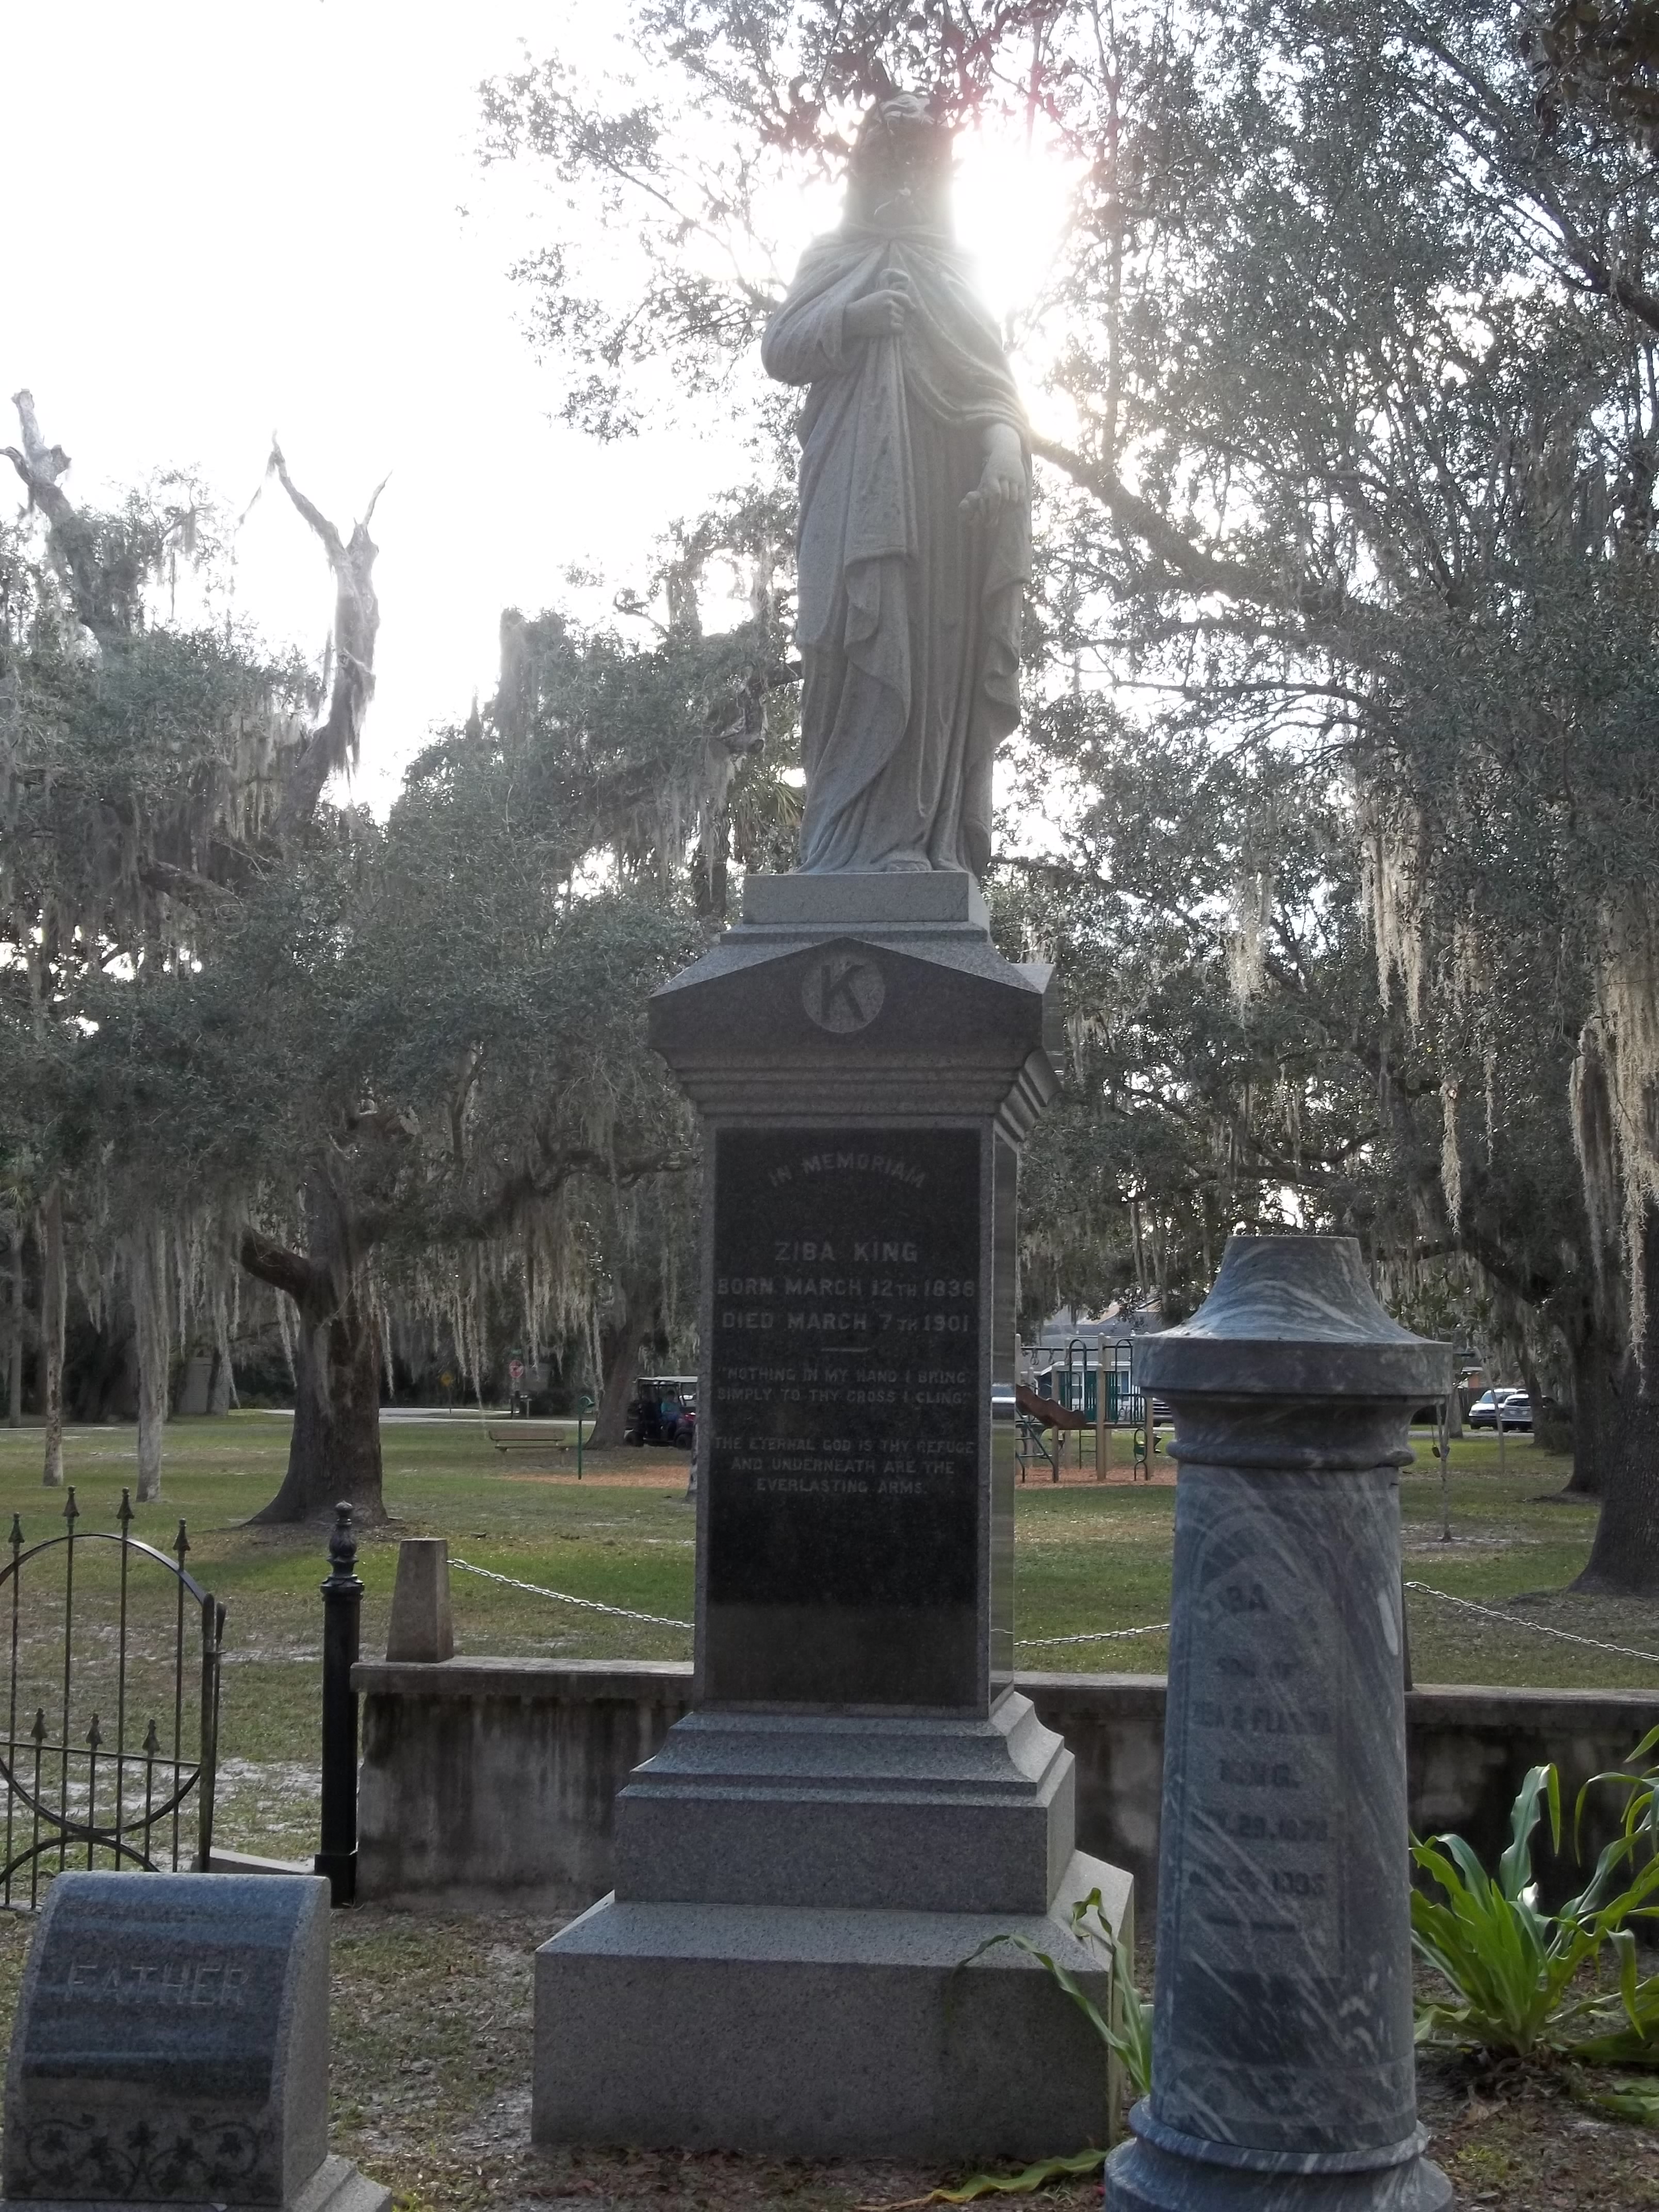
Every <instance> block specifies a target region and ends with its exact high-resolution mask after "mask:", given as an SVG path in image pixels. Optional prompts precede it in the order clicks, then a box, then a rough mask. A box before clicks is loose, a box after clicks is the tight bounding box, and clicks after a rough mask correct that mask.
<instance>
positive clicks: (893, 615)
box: [762, 227, 1031, 876]
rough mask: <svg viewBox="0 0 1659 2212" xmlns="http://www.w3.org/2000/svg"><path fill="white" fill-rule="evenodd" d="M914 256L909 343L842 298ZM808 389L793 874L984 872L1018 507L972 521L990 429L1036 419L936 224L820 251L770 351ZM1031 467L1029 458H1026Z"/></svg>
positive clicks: (851, 236) (775, 321)
mask: <svg viewBox="0 0 1659 2212" xmlns="http://www.w3.org/2000/svg"><path fill="white" fill-rule="evenodd" d="M889 269H902V270H904V272H905V274H906V275H907V276H908V278H909V280H910V283H911V288H912V291H913V294H914V298H915V305H914V306H913V307H912V308H911V310H910V313H909V315H908V319H907V321H906V324H905V327H904V330H903V331H902V334H900V335H897V336H891V337H873V338H848V337H847V336H846V334H845V331H844V317H845V314H846V311H847V309H848V307H850V306H851V305H852V303H853V302H854V301H855V300H860V299H862V298H863V297H864V296H865V295H866V294H868V293H871V292H874V291H878V290H880V289H883V284H882V279H883V276H884V272H885V271H886V270H889ZM762 358H763V361H764V362H765V364H766V367H767V368H768V370H769V373H770V374H772V375H773V376H775V377H777V378H779V379H780V380H781V381H782V382H784V383H786V384H808V385H810V386H811V391H810V392H809V393H808V395H807V399H806V404H805V408H804V410H802V415H801V422H800V439H801V472H800V545H799V623H798V633H797V634H798V637H799V645H800V649H801V661H802V666H803V671H804V674H805V684H804V686H803V692H802V702H801V725H802V751H803V756H804V759H805V769H806V806H805V816H804V818H803V820H802V823H801V841H800V865H801V866H802V868H803V869H806V870H810V871H814V872H829V871H835V870H840V869H846V868H899V869H906V868H908V869H922V868H955V869H963V868H965V869H968V870H970V871H971V872H973V873H974V874H975V875H976V876H977V875H981V874H982V873H983V872H984V870H985V866H986V864H987V860H989V858H990V851H991V763H992V759H993V757H994V753H995V751H996V748H997V744H998V743H999V741H1000V739H1001V738H1005V737H1006V735H1007V734H1008V732H1010V731H1011V730H1012V728H1013V727H1014V726H1015V725H1016V723H1017V722H1018V719H1019V683H1018V659H1019V623H1020V609H1021V602H1022V598H1023V593H1024V586H1025V585H1026V583H1027V582H1028V581H1029V580H1030V573H1031V532H1030V506H1029V502H1028V501H1026V500H1024V499H1022V500H1019V501H1015V502H1014V503H1013V504H1012V506H1011V507H1004V508H1003V510H1002V512H1001V513H1000V515H999V516H998V517H997V518H996V520H994V522H993V523H990V524H988V525H984V524H981V525H980V526H970V525H969V523H968V521H967V520H965V519H964V518H963V515H962V513H960V507H961V503H962V501H963V498H964V497H965V496H966V495H967V494H968V493H969V492H971V491H972V490H974V489H975V487H976V486H977V484H978V483H979V480H980V475H981V470H982V468H983V466H984V460H985V441H986V433H987V430H988V429H989V428H990V427H991V426H992V425H993V424H995V423H1004V424H1006V425H1008V426H1009V427H1010V428H1012V429H1013V430H1015V431H1016V432H1017V433H1018V436H1019V439H1020V441H1021V449H1022V452H1024V451H1025V450H1026V441H1027V436H1028V433H1027V430H1026V425H1025V415H1024V409H1023V408H1022V407H1021V405H1020V403H1019V398H1018V394H1017V393H1016V392H1015V389H1014V383H1013V379H1012V376H1011V375H1010V374H1009V370H1008V364H1007V362H1006V358H1005V357H1004V355H1003V350H1002V346H1001V343H1000V339H999V337H998V333H997V328H996V325H995V324H994V322H993V320H992V319H991V317H990V316H989V314H988V313H987V312H986V310H985V309H984V308H983V307H981V305H980V303H979V301H977V300H976V299H975V297H974V295H973V293H972V291H971V290H970V289H969V283H968V276H967V270H966V264H965V263H964V260H963V256H962V255H961V254H960V253H958V252H957V249H956V247H955V246H953V245H952V244H951V241H950V240H948V239H946V238H945V237H943V236H941V235H939V234H936V233H933V232H917V231H908V232H901V233H898V234H889V233H878V232H876V231H872V230H864V229H858V228H851V227H848V228H843V229H842V230H840V231H836V232H835V233H833V234H831V235H830V236H829V237H827V238H821V239H818V240H817V241H816V242H815V243H814V244H813V245H812V246H809V247H808V249H807V251H806V254H805V258H804V259H803V260H802V262H801V265H800V270H799V274H798V275H797V276H796V278H795V282H794V283H793V286H792V288H791V289H790V293H789V296H788V298H787V300H786V301H784V303H783V305H782V306H781V307H780V308H779V309H778V310H777V312H776V313H775V315H774V316H773V318H772V320H771V322H770V324H769V326H768V328H767V332H766V336H765V338H764V340H763V345H762ZM1028 466H1029V464H1028Z"/></svg>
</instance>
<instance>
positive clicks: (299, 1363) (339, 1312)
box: [253, 1285, 386, 1526]
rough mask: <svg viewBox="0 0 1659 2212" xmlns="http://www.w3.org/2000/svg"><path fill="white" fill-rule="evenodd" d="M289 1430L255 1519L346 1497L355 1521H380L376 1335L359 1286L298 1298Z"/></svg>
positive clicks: (304, 1513)
mask: <svg viewBox="0 0 1659 2212" xmlns="http://www.w3.org/2000/svg"><path fill="white" fill-rule="evenodd" d="M294 1359H295V1380H296V1383H297V1388H296V1389H295V1398H294V1434H293V1437H292V1439H291V1440H290V1442H289V1452H288V1473H287V1474H285V1475H284V1476H283V1486H282V1488H281V1489H280V1490H279V1491H278V1492H277V1493H276V1496H275V1498H272V1499H271V1501H270V1504H269V1505H267V1506H266V1507H265V1508H264V1510H263V1512H259V1513H256V1514H255V1515H254V1516H253V1519H254V1522H255V1523H256V1524H258V1523H263V1522H277V1521H315V1520H319V1519H324V1518H327V1517H330V1516H332V1514H333V1511H334V1508H335V1505H336V1504H337V1503H338V1502H339V1501H340V1500H342V1499H349V1502H350V1504H351V1507H352V1510H353V1512H354V1514H355V1515H356V1520H357V1522H358V1524H359V1526H362V1524H363V1523H364V1522H378V1521H383V1520H384V1519H385V1518H386V1508H385V1504H384V1503H383V1501H382V1498H381V1494H380V1331H379V1329H377V1328H376V1327H375V1325H374V1315H373V1313H372V1312H371V1311H370V1310H369V1307H368V1300H367V1298H366V1297H364V1296H363V1295H362V1286H361V1285H354V1286H353V1288H352V1289H351V1291H349V1293H348V1295H347V1296H346V1297H345V1298H344V1299H343V1300H339V1301H337V1300H336V1299H335V1298H334V1297H333V1296H332V1294H331V1291H324V1293H323V1294H322V1295H321V1296H319V1297H312V1298H310V1299H307V1300H305V1301H303V1302H302V1303H301V1308H300V1326H299V1330H298V1332H297V1335H296V1338H295V1346H294Z"/></svg>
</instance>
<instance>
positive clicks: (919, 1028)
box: [533, 872, 1129, 2158]
mask: <svg viewBox="0 0 1659 2212" xmlns="http://www.w3.org/2000/svg"><path fill="white" fill-rule="evenodd" d="M652 1040H653V1043H654V1044H655V1045H656V1047H657V1049H658V1050H659V1052H660V1053H661V1054H663V1056H664V1057H665V1059H666V1060H667V1061H668V1063H669V1065H670V1066H671V1068H672V1069H673V1071H674V1073H675V1074H676V1076H677V1077H678V1079H679V1081H680V1082H681V1084H682V1085H683V1086H684V1089H685V1091H687V1093H688V1094H689V1095H690V1097H691V1099H692V1100H693V1102H694V1103H695V1104H696V1107H697V1109H698V1112H699V1115H700V1116H701V1118H702V1125H703V1130H704V1134H705V1139H706V1144H705V1152H704V1160H705V1181H704V1194H705V1195H704V1215H703V1222H702V1282H701V1292H702V1295H701V1303H700V1308H699V1335H700V1340H701V1347H700V1348H701V1362H702V1371H701V1375H700V1396H699V1401H698V1419H697V1432H698V1434H697V1449H698V1454H699V1463H698V1480H697V1484H696V1492H697V1509H698V1515H699V1520H698V1544H697V1607H696V1709H695V1710H694V1711H692V1712H691V1713H690V1715H689V1716H688V1717H686V1718H685V1719H684V1721H682V1722H681V1723H679V1724H678V1726H677V1727H676V1728H674V1729H671V1731H670V1733H669V1736H668V1739H667V1741H666V1742H665V1744H664V1746H663V1747H662V1749H661V1750H660V1751H659V1753H657V1755H656V1756H655V1757H654V1758H653V1759H647V1761H646V1762H645V1764H644V1765H641V1766H640V1767H638V1768H636V1769H635V1772H634V1774H633V1776H632V1777H631V1778H630V1779H629V1784H628V1786H627V1787H626V1789H624V1790H623V1792H622V1794H621V1796H619V1797H618V1799H617V1818H616V1835H615V1860H614V1863H615V1875H616V1888H615V1892H614V1893H613V1894H612V1895H611V1897H609V1898H606V1899H601V1900H600V1901H599V1904H598V1905H595V1906H594V1907H593V1908H592V1910H591V1911H588V1912H587V1913H586V1914H584V1915H583V1916H582V1917H581V1918H580V1920H578V1921H576V1922H575V1923H574V1924H573V1925H572V1926H571V1927H569V1928H568V1929H564V1930H563V1931H562V1932H561V1933H560V1934H559V1935H558V1936H555V1937H554V1938H553V1940H552V1941H551V1942H550V1943H548V1944H546V1945H544V1948H543V1949H542V1951H541V1953H540V1954H539V1956H538V1968H537V2000H536V2073H535V2087H534V2106H533V2111H534V2127H535V2131H536V2134H537V2136H538V2137H539V2138H541V2139H542V2140H544V2141H564V2142H581V2141H588V2142H638V2143H659V2144H674V2145H681V2146H691V2145H702V2144H709V2145H724V2146H728V2147H732V2148H750V2149H757V2150H769V2151H778V2152H787V2153H797V2154H836V2153H840V2154H849V2153H877V2154H882V2153H885V2154H897V2155H905V2154H910V2155H920V2156H936V2155H950V2156H955V2157H963V2158H967V2157H972V2156H975V2155H977V2154H983V2155H987V2156H988V2155H990V2154H994V2153H999V2152H1007V2153H1012V2154H1027V2155H1036V2154H1039V2153H1041V2152H1043V2151H1045V2150H1051V2149H1052V2148H1053V2147H1054V2144H1055V2143H1056V2142H1085V2141H1088V2140H1089V2139H1090V2138H1091V2136H1092V2137H1093V2138H1094V2139H1095V2140H1097V2141H1101V2142H1103V2141H1104V2130H1105V2127H1106V2124H1107V2109H1106V2107H1107V2089H1106V2069H1105V2068H1104V2066H1103V2063H1102V2058H1101V2052H1100V2048H1099V2045H1098V2043H1097V2041H1096V2039H1094V2037H1093V2035H1092V2033H1091V2031H1090V2029H1089V2027H1088V2025H1087V2022H1086V2021H1085V2020H1084V2019H1083V2018H1082V2017H1081V2015H1079V2013H1078V2012H1077V2010H1076V2009H1075V2008H1073V2006H1071V2005H1070V2004H1068V2003H1067V2002H1066V1999H1065V1997H1064V1996H1062V1995H1061V1994H1060V1992H1059V1991H1058V1990H1056V1989H1055V1988H1054V1985H1053V1984H1052V1983H1051V1982H1050V1981H1049V1980H1048V1977H1047V1976H1046V1975H1045V1973H1044V1972H1042V1969H1041V1967H1039V1966H1036V1964H1035V1962H1034V1960H1032V1958H1031V1957H1030V1954H1028V1953H1025V1952H1023V1951H1020V1950H1018V1949H1016V1948H1012V1947H1000V1948H996V1949H994V1950H993V1951H990V1952H987V1953H984V1954H983V1955H980V1954H981V1946H983V1945H984V1944H985V1943H986V1942H987V1940H988V1939H991V1938H993V1937H995V1936H1001V1935H1005V1934H1017V1935H1020V1936H1024V1937H1025V1938H1026V1939H1027V1940H1028V1941H1029V1942H1030V1943H1031V1944H1033V1945H1034V1946H1035V1947H1036V1948H1040V1949H1042V1950H1043V1951H1045V1952H1047V1953H1048V1954H1050V1955H1051V1956H1054V1957H1056V1958H1058V1959H1060V1960H1062V1961H1063V1962H1064V1963H1065V1964H1066V1966H1068V1967H1070V1968H1071V1970H1072V1971H1073V1972H1074V1973H1075V1974H1076V1975H1077V1976H1078V1978H1079V1981H1080V1982H1082V1983H1084V1984H1085V1985H1086V1986H1087V1987H1088V1989H1089V1990H1090V1991H1091V1995H1093V1996H1095V1998H1096V2000H1097V2002H1098V2003H1100V2004H1101V2005H1102V2006H1104V2005H1105V2003H1106V2002H1107V2001H1108V1997H1109V1987H1110V1975H1109V1961H1108V1960H1107V1957H1106V1955H1105V1954H1104V1952H1103V1951H1100V1950H1093V1951H1091V1950H1090V1949H1089V1948H1085V1945H1084V1944H1083V1943H1081V1942H1079V1940H1078V1938H1077V1936H1075V1934H1074V1933H1073V1929H1072V1926H1071V1920H1070V1908H1071V1906H1072V1905H1073V1904H1074V1903H1077V1902H1079V1901H1080V1900H1081V1899H1084V1898H1085V1897H1086V1896H1087V1895H1088V1894H1089V1893H1090V1892H1091V1890H1096V1889H1097V1890H1098V1891H1099V1892H1100V1893H1101V1896H1102V1899H1103V1903H1104V1905H1105V1909H1106V1911H1107V1914H1108V1917H1109V1920H1110V1921H1111V1923H1112V1924H1113V1925H1114V1926H1115V1927H1117V1928H1119V1929H1122V1928H1123V1927H1125V1925H1126V1924H1127V1913H1128V1907H1129V1882H1128V1878H1127V1875H1123V1874H1121V1873H1120V1872H1119V1871H1118V1870H1117V1869H1115V1868H1111V1867H1108V1866H1105V1865H1103V1864H1102V1863H1099V1862H1097V1861H1095V1860H1092V1859H1089V1858H1086V1857H1084V1856H1083V1855H1082V1854H1080V1853H1079V1852H1078V1851H1077V1850H1075V1849H1074V1841H1075V1837H1074V1826H1075V1823H1074V1805H1073V1800H1074V1786H1075V1785H1074V1772H1073V1760H1072V1756H1071V1753H1069V1752H1068V1751H1067V1750H1066V1747H1065V1745H1064V1744H1063V1743H1062V1742H1061V1741H1060V1738H1059V1737H1058V1736H1056V1735H1054V1733H1053V1732H1052V1731H1051V1730H1049V1729H1045V1728H1043V1727H1042V1725H1041V1723H1039V1722H1038V1720H1037V1718H1036V1713H1035V1711H1033V1709H1032V1706H1031V1704H1030V1699H1027V1698H1025V1697H1024V1696H1022V1695H1020V1694H1019V1693H1018V1692H1017V1691H1016V1690H1015V1689H1014V1687H1013V1683H1012V1671H1013V1626H1012V1522H1013V1499H1012V1480H1013V1470H1012V1457H1011V1455H1009V1453H1008V1451H1007V1449H1006V1438H1003V1439H1000V1443H1001V1444H1002V1449H1001V1450H1000V1452H998V1451H994V1449H993V1437H992V1430H991V1390H992V1385H993V1383H1011V1382H1012V1380H1013V1352H1014V1344H1013V1328H1014V1298H1015V1285H1014V1252H1015V1240H1014V1218H1015V1217H1014V1208H1015V1199H1016V1191H1017V1183H1018V1160H1019V1151H1020V1146H1021V1145H1022V1143H1023V1141H1024V1137H1025V1135H1026V1133H1028V1131H1029V1130H1030V1127H1031V1126H1032V1124H1033V1123H1034V1121H1036V1116H1037V1115H1038V1114H1039V1113H1040V1112H1041V1111H1042V1107H1043V1106H1044V1104H1045V1103H1047V1101H1048V1098H1049V1097H1051V1096H1052V1095H1053V1092H1054V1086H1055V1075H1054V1066H1053V1063H1052V1061H1051V1060H1050V1059H1049V1057H1048V1044H1049V1043H1050V1042H1053V1029H1052V1012H1051V1009H1050V1007H1049V1002H1048V970H1047V969H1037V968H1030V967H1017V966H1014V965H1013V964H1012V963H1009V962H1007V961H1006V960H1004V959H1003V958H1002V957H1000V954H999V953H998V952H997V951H996V950H995V948H994V946H993V945H992V944H991V941H990V937H989V933H988V930H987V926H986V921H985V909H984V905H983V902H982V900H981V898H980V896H979V892H978V890H977V888H976V887H975V885H974V884H973V882H972V880H971V878H969V877H967V876H965V875H949V874H946V873H945V872H930V873H927V874H921V873H917V874H914V875H899V874H878V873H872V874H867V875H859V874H854V873H846V874H841V875H835V876H817V877H814V876H794V877H769V878H755V877H751V878H750V879H749V881H748V884H747V885H746V888H745V892H744V920H743V921H742V922H741V923H740V924H739V926H738V927H736V928H735V929H732V930H731V931H730V932H728V933H727V934H726V937H725V939H723V940H722V941H721V943H720V945H717V946H716V947H715V948H714V950H713V951H711V952H709V953H708V954H707V955H706V956H705V957H703V958H702V960H700V961H699V962H698V963H696V965H695V966H694V967H692V968H690V969H687V970H686V972H685V973H684V975H679V976H677V977H676V978H675V979H674V981H672V982H671V983H670V984H668V985H667V986H666V987H665V988H664V989H663V990H661V991H659V993H658V994H656V997H655V998H654V1000H653V1002H652Z"/></svg>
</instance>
